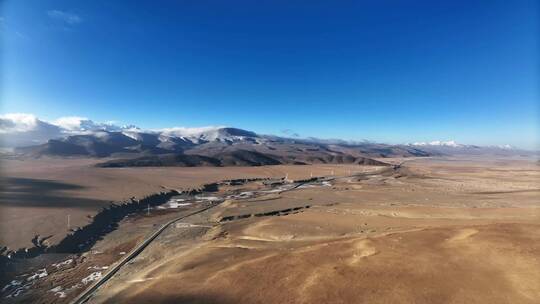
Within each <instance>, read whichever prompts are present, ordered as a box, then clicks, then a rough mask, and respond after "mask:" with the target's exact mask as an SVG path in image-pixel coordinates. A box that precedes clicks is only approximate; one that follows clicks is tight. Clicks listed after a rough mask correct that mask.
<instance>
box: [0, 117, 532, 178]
mask: <svg viewBox="0 0 540 304" xmlns="http://www.w3.org/2000/svg"><path fill="white" fill-rule="evenodd" d="M12 115H13V114H12ZM15 115H19V116H11V117H6V116H2V117H0V135H1V136H2V139H3V143H4V146H6V143H7V144H11V147H12V148H13V152H14V153H15V154H17V155H20V156H24V157H42V156H55V157H96V158H105V157H107V158H109V159H107V160H104V162H102V163H100V164H99V165H98V166H101V167H124V166H259V165H277V164H313V163H339V164H341V163H347V164H366V165H383V164H384V163H383V162H380V161H377V160H374V159H373V158H385V157H426V156H441V155H456V154H467V155H474V154H496V155H519V154H523V153H526V151H522V150H517V149H514V148H511V147H480V146H473V145H462V144H458V143H455V142H453V141H449V142H441V141H436V142H429V143H423V142H419V143H412V144H402V145H389V144H380V143H372V142H350V141H343V140H320V139H314V138H308V139H299V138H287V137H279V136H272V135H260V134H257V133H255V132H251V131H247V130H242V129H237V128H230V127H204V128H170V129H161V130H141V129H139V128H137V127H134V126H124V127H118V126H115V125H114V124H112V123H109V124H100V123H94V122H93V121H91V120H87V119H81V118H78V117H72V118H64V119H60V120H57V121H56V123H48V122H45V121H42V120H39V119H37V118H36V117H34V116H24V115H23V114H15Z"/></svg>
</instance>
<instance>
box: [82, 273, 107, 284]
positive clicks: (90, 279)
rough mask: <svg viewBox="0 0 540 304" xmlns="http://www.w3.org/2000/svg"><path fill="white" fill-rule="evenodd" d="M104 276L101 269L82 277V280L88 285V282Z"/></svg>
mask: <svg viewBox="0 0 540 304" xmlns="http://www.w3.org/2000/svg"><path fill="white" fill-rule="evenodd" d="M101 277H102V275H101V271H96V272H92V273H91V274H90V275H89V276H87V277H86V278H84V279H82V280H81V282H82V283H83V284H84V285H87V284H88V283H91V282H93V281H96V280H99V279H100V278H101Z"/></svg>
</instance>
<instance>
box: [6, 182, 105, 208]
mask: <svg viewBox="0 0 540 304" xmlns="http://www.w3.org/2000/svg"><path fill="white" fill-rule="evenodd" d="M84 188H85V187H83V186H79V185H75V184H69V183H63V182H58V181H54V180H44V179H32V178H11V177H10V178H2V183H1V184H0V206H6V207H8V206H13V207H34V208H35V207H43V208H58V207H72V208H88V209H95V207H96V204H100V205H103V204H104V203H107V201H103V200H97V199H87V198H80V197H74V196H71V195H67V194H66V193H65V191H73V190H80V189H84Z"/></svg>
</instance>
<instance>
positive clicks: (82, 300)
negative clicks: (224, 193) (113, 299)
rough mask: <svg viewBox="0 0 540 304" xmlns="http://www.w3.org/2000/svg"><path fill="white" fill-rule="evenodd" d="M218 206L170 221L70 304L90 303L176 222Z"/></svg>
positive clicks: (211, 206) (213, 205)
mask: <svg viewBox="0 0 540 304" xmlns="http://www.w3.org/2000/svg"><path fill="white" fill-rule="evenodd" d="M217 205H219V204H212V205H210V206H208V207H205V208H202V209H199V210H197V211H194V212H191V213H189V214H186V215H183V216H180V217H177V218H175V219H172V220H170V221H168V222H167V223H165V224H164V225H163V226H161V227H160V228H159V229H158V230H156V231H155V232H154V233H152V235H150V237H148V238H147V239H146V240H144V242H142V243H141V244H139V245H138V246H137V247H136V248H134V249H133V250H131V252H130V253H129V254H128V255H127V256H126V257H125V258H124V259H122V260H121V261H120V263H118V264H116V265H115V266H114V267H112V268H111V269H110V270H109V271H108V272H107V273H106V274H105V275H104V276H103V277H101V278H100V279H99V280H97V281H96V282H94V283H93V284H92V285H91V286H89V287H88V288H87V289H86V290H85V291H84V292H83V293H81V294H80V295H78V296H77V297H76V298H75V299H73V300H72V301H71V302H70V303H71V304H81V303H85V302H86V301H88V300H89V299H90V297H91V296H92V295H93V294H94V292H96V290H97V289H98V288H99V287H100V286H101V285H103V284H105V282H107V281H108V280H109V279H110V278H112V277H113V276H114V275H115V274H116V273H117V272H118V271H119V270H120V268H122V266H124V265H126V264H127V263H128V262H129V261H131V260H132V259H133V258H135V257H136V256H138V255H139V254H140V253H141V252H142V251H143V250H144V249H145V248H146V247H148V245H150V243H152V241H154V240H155V239H156V238H157V237H158V236H159V235H160V234H161V233H162V232H163V231H165V229H167V228H168V227H169V226H170V225H172V224H174V223H175V222H178V221H180V220H183V219H185V218H187V217H190V216H193V215H195V214H198V213H201V212H204V211H206V210H208V209H211V208H213V207H215V206H217Z"/></svg>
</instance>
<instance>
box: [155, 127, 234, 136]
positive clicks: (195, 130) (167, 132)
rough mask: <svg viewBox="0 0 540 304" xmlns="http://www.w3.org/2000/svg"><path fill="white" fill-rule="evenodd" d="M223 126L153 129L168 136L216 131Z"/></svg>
mask: <svg viewBox="0 0 540 304" xmlns="http://www.w3.org/2000/svg"><path fill="white" fill-rule="evenodd" d="M220 128H223V127H216V126H209V127H200V128H186V127H173V128H165V129H159V130H155V131H157V132H160V133H161V134H163V135H168V136H186V137H188V136H195V135H199V134H202V133H205V132H211V131H216V130H218V129H220Z"/></svg>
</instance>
